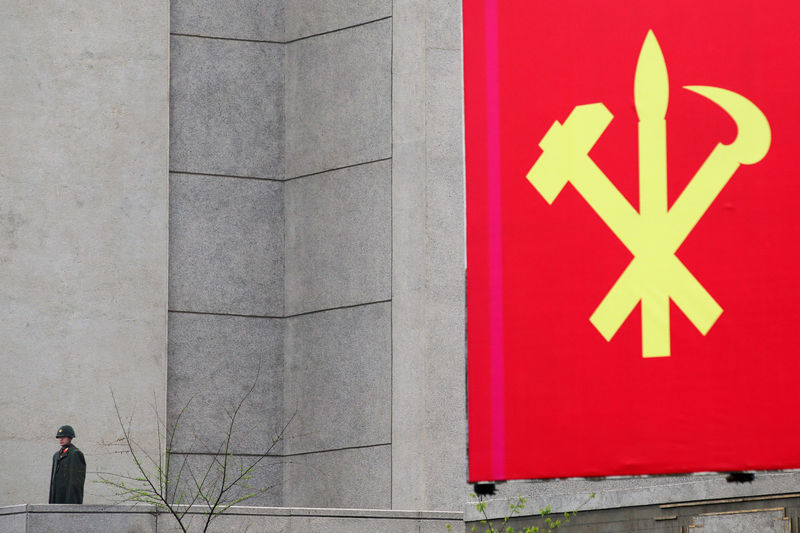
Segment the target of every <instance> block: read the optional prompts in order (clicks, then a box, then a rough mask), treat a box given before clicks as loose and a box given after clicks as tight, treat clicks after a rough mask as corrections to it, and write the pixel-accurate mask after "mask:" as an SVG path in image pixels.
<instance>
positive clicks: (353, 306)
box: [168, 299, 392, 319]
mask: <svg viewBox="0 0 800 533" xmlns="http://www.w3.org/2000/svg"><path fill="white" fill-rule="evenodd" d="M391 301H392V300H391V299H387V300H375V301H372V302H361V303H357V304H349V305H339V306H336V307H326V308H324V309H315V310H313V311H303V312H302V313H294V314H291V315H246V314H238V313H214V312H211V311H188V310H184V309H169V310H168V311H169V312H170V313H180V314H185V315H212V316H235V317H241V318H271V319H284V318H296V317H299V316H306V315H313V314H317V313H327V312H328V311H338V310H340V309H353V308H355V307H364V306H367V305H378V304H385V303H391Z"/></svg>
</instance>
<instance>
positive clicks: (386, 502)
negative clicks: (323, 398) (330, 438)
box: [283, 446, 391, 531]
mask: <svg viewBox="0 0 800 533" xmlns="http://www.w3.org/2000/svg"><path fill="white" fill-rule="evenodd" d="M390 487H391V446H373V447H368V448H356V449H346V450H335V451H330V452H322V453H312V454H307V455H295V456H292V457H289V458H288V460H287V463H286V466H285V469H284V493H283V498H284V505H287V506H291V507H312V506H316V507H344V508H350V509H383V508H388V507H390V506H391V490H390ZM311 524H313V521H308V522H307V523H306V525H304V526H303V527H300V528H298V529H296V530H297V531H312V530H315V531H320V529H316V528H313V527H312V528H310V529H309V528H308V527H306V526H308V525H311Z"/></svg>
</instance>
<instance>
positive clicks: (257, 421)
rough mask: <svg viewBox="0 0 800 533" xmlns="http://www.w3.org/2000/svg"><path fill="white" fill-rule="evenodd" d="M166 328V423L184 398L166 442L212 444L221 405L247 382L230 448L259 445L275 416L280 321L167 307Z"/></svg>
mask: <svg viewBox="0 0 800 533" xmlns="http://www.w3.org/2000/svg"><path fill="white" fill-rule="evenodd" d="M169 332H170V336H169V368H168V376H169V386H168V393H167V403H168V409H169V410H168V414H169V416H168V421H169V423H170V424H172V423H173V421H174V420H175V418H176V417H177V415H178V413H179V412H180V410H181V409H182V408H183V407H184V406H186V405H187V404H188V407H187V408H186V410H185V412H184V413H183V415H182V417H181V420H180V424H179V426H178V431H177V436H176V442H175V444H174V446H173V450H174V451H177V452H201V453H208V452H209V451H213V450H216V449H217V448H218V447H219V445H220V443H221V442H222V440H223V439H224V438H225V433H226V428H227V427H229V425H230V416H229V413H231V412H233V409H235V407H236V405H237V404H238V403H239V402H240V401H241V400H242V398H244V396H245V394H247V391H248V390H249V389H250V387H252V386H253V384H254V383H255V388H254V389H253V392H252V394H251V395H250V396H249V397H248V398H247V400H246V401H245V402H244V403H243V404H242V408H241V410H240V411H239V413H238V415H237V421H236V424H235V426H234V433H233V437H232V443H233V446H232V450H233V451H234V452H236V453H264V452H265V451H266V450H267V449H268V447H269V446H270V444H271V437H272V436H274V435H276V434H278V433H279V431H280V428H281V427H282V421H283V387H282V380H283V370H282V368H283V356H282V340H283V324H282V321H281V320H280V319H264V318H246V317H231V316H216V315H197V314H186V313H170V317H169ZM281 445H282V443H278V444H277V445H276V446H275V448H274V450H273V451H274V452H276V453H278V452H280V451H281Z"/></svg>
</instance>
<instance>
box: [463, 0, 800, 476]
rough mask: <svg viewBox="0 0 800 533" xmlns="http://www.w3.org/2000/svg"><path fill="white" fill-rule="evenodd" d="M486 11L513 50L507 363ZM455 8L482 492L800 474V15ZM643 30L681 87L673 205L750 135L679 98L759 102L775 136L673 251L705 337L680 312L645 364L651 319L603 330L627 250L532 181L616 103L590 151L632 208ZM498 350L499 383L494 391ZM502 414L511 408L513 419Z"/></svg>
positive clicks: (739, 5)
mask: <svg viewBox="0 0 800 533" xmlns="http://www.w3.org/2000/svg"><path fill="white" fill-rule="evenodd" d="M489 1H494V2H495V4H496V6H497V24H498V29H497V33H498V36H499V37H498V39H499V40H498V43H497V44H498V54H499V55H498V61H499V88H498V90H497V93H498V94H499V124H500V130H499V146H500V200H499V201H500V213H501V215H500V225H501V228H502V240H501V245H500V249H501V257H500V262H499V263H498V264H500V265H501V267H502V284H501V287H502V295H501V296H502V313H501V314H500V315H498V316H500V317H501V318H502V324H501V328H502V330H501V332H502V337H501V338H502V351H501V352H497V351H496V350H494V352H493V350H492V349H491V346H490V345H491V342H492V338H493V337H492V332H491V327H492V326H491V317H490V314H491V312H492V311H491V310H492V307H491V301H490V300H491V298H490V296H491V295H490V289H491V286H490V275H491V272H490V270H491V266H490V260H491V258H490V242H489V240H490V236H489V231H490V227H489V217H490V213H489V212H490V210H491V206H490V205H489V197H488V193H487V191H488V190H489V187H490V184H489V171H488V170H487V168H488V166H489V148H488V147H489V146H490V140H489V139H488V134H487V131H489V129H490V125H489V124H488V123H487V121H488V120H489V119H488V118H487V117H489V116H490V114H491V112H490V111H491V110H490V107H491V103H490V102H489V101H488V98H487V91H488V90H487V79H491V73H487V65H490V64H491V58H488V59H487V29H486V13H487V10H486V7H487V6H486V3H487V2H489ZM463 8H464V61H465V65H464V69H465V115H466V117H465V120H466V164H467V272H468V351H469V364H468V376H469V396H468V401H469V478H470V481H478V480H490V479H526V478H553V477H568V476H609V475H632V474H661V473H678V472H697V471H730V470H765V469H783V468H798V467H800V445H798V442H800V430H799V429H798V428H800V425H799V424H798V423H797V420H796V414H797V413H798V412H800V399H798V394H797V392H796V390H797V385H796V383H797V381H798V379H800V356H798V353H797V352H798V350H797V345H798V342H797V336H798V334H797V332H798V329H800V328H798V327H797V324H798V322H799V320H798V319H800V306H798V295H800V287H798V272H800V249H799V248H800V247H798V243H797V239H798V235H800V216H798V208H797V206H798V201H799V198H800V194H798V193H799V192H800V186H798V180H800V176H799V175H798V174H800V172H798V168H799V167H798V163H797V158H798V157H800V149H798V147H800V97H798V87H799V86H800V32H798V28H800V5H798V4H797V3H796V2H789V1H786V0H776V1H773V2H755V1H741V0H734V1H731V0H726V1H724V2H723V1H708V2H695V1H688V0H671V1H669V2H667V1H663V2H629V1H624V2H623V1H608V2H595V1H592V2H588V1H575V0H561V1H558V2H529V1H521V0H513V1H506V0H502V1H501V0H464V2H463ZM651 29H652V30H653V32H654V33H655V36H656V38H657V39H658V42H659V44H660V46H661V50H662V52H663V55H664V57H665V60H666V64H667V70H668V74H669V81H670V95H669V96H670V97H669V108H668V111H667V117H666V118H667V150H668V151H667V158H668V159H667V161H668V180H669V182H668V192H669V194H668V200H669V203H670V205H671V204H672V202H674V201H675V199H676V198H677V197H678V195H679V194H680V193H681V191H682V190H683V188H684V187H685V186H686V184H687V183H688V182H689V180H690V179H691V178H692V176H693V174H694V173H695V172H696V171H697V169H698V168H699V167H700V165H701V164H702V163H703V161H704V160H705V159H706V158H707V157H708V155H709V154H710V153H711V151H712V149H713V148H714V146H715V145H716V144H717V143H718V142H724V143H729V142H731V141H732V140H733V139H734V138H735V137H736V133H737V132H736V127H735V125H734V123H733V121H732V120H731V119H730V118H729V117H728V115H726V113H725V112H724V111H723V110H722V109H720V108H719V107H717V106H716V105H715V104H713V103H712V102H710V101H709V100H706V99H705V98H703V97H701V96H699V95H697V94H695V93H692V92H690V91H687V90H685V89H683V88H682V87H683V86H684V85H710V86H715V87H721V88H725V89H728V90H731V91H734V92H736V93H739V94H741V95H742V96H744V97H746V98H747V99H749V100H750V101H752V102H753V103H754V104H755V105H756V106H758V107H759V108H760V109H761V111H763V113H764V114H765V115H766V117H767V119H768V121H769V124H770V128H771V132H772V141H771V146H770V149H769V152H768V153H767V155H766V156H765V157H764V159H763V160H762V161H760V162H759V163H756V164H754V165H743V166H741V167H740V168H739V169H738V171H737V172H736V173H735V174H734V175H733V177H732V178H731V179H730V181H729V182H728V184H727V185H726V186H725V188H724V189H723V190H722V192H721V194H720V195H719V196H718V197H717V198H716V199H715V201H714V202H713V204H712V205H711V207H710V208H709V209H708V211H707V212H706V213H705V214H704V216H703V217H702V218H701V219H700V221H699V223H698V224H697V225H696V227H695V228H694V229H693V230H692V232H691V233H690V234H689V236H688V238H687V239H686V240H685V242H684V243H683V245H682V246H681V247H680V248H679V249H678V252H677V254H676V255H677V257H678V258H679V259H680V260H681V261H682V262H683V264H684V265H686V267H687V268H688V269H689V271H690V272H691V273H692V274H693V275H694V277H695V278H697V280H698V281H699V282H700V283H701V284H702V286H703V287H704V288H705V289H706V290H707V291H708V293H709V294H710V295H711V296H712V297H713V298H714V299H715V300H716V301H717V302H718V303H719V305H720V306H721V307H722V309H723V312H722V315H721V316H720V317H719V319H718V320H717V321H716V323H715V324H714V325H713V327H711V329H710V331H709V332H708V334H707V335H706V336H703V335H702V334H701V333H699V332H698V331H697V329H696V328H695V327H694V326H693V325H692V323H691V322H689V320H688V319H687V318H686V317H685V316H684V314H683V313H682V312H681V311H680V310H678V309H677V307H675V305H674V303H671V304H670V305H671V312H670V321H671V330H670V331H671V355H670V356H669V357H661V358H652V359H649V358H643V357H642V349H641V316H640V312H639V307H637V309H636V310H635V311H634V312H633V313H632V314H631V315H630V316H629V317H628V319H627V320H626V322H625V323H624V324H623V326H622V327H621V328H620V330H619V331H618V332H617V333H616V335H615V336H614V337H613V338H612V339H611V340H610V341H606V340H605V339H604V338H603V337H602V336H601V335H600V333H599V332H598V331H597V330H596V329H595V328H594V326H593V325H592V324H591V323H590V322H589V317H590V316H591V314H592V312H593V311H594V310H595V308H596V307H597V306H598V305H599V303H600V302H601V301H602V300H603V298H604V297H605V295H606V294H607V293H608V291H609V290H610V289H611V287H612V285H613V284H614V282H615V281H616V280H617V279H618V278H619V276H620V275H621V274H622V272H623V270H624V269H625V267H626V266H627V265H628V263H629V262H630V261H631V259H632V256H631V253H630V252H629V251H628V250H627V249H626V248H625V246H624V245H623V244H622V243H621V242H620V240H619V239H618V238H617V237H616V236H615V235H614V234H613V233H612V232H611V230H609V228H608V227H607V226H606V224H605V223H604V222H603V221H602V220H601V219H600V218H599V217H598V216H597V214H596V213H595V212H594V211H593V210H592V209H591V208H590V207H589V205H588V204H587V203H586V201H584V199H583V198H582V197H581V196H580V195H578V193H577V192H576V191H575V189H574V188H573V187H572V186H571V185H567V187H566V188H565V189H564V190H563V191H562V192H561V194H560V195H559V196H558V198H557V199H556V200H555V202H554V203H553V205H548V204H547V203H546V202H545V200H544V199H543V198H542V196H541V195H540V194H539V192H538V191H537V190H536V189H535V188H534V187H533V186H532V185H531V184H530V183H529V182H528V180H527V179H526V174H527V173H528V171H529V170H530V168H531V166H532V165H533V164H534V163H535V162H536V160H537V158H538V157H539V155H540V154H541V153H542V150H541V149H540V148H539V146H538V144H539V142H540V141H541V139H542V137H543V136H544V134H545V133H546V132H547V131H548V128H550V126H551V125H552V124H553V122H554V121H556V120H558V121H560V122H561V123H563V122H564V120H565V119H566V117H567V116H568V115H569V113H570V112H571V111H572V109H573V108H574V107H575V106H577V105H582V104H590V103H595V102H602V103H604V104H605V105H606V107H607V108H608V109H609V110H610V111H611V113H612V114H613V115H614V119H613V120H612V122H611V124H610V125H609V126H608V128H607V129H606V130H605V132H604V134H603V135H602V136H601V137H600V139H599V140H598V142H597V143H596V144H595V146H594V148H593V150H592V151H591V153H590V155H591V157H592V159H593V160H594V161H595V163H596V164H597V165H598V166H599V167H600V169H601V170H602V171H603V172H604V173H605V175H606V176H608V178H609V179H610V180H611V181H612V182H613V184H614V185H615V186H616V187H617V189H619V191H620V192H621V193H622V194H623V195H624V196H625V197H626V198H627V200H628V202H629V203H630V204H631V205H632V206H633V207H634V208H638V180H639V175H638V159H637V146H638V143H637V122H638V118H637V115H636V111H635V109H634V105H633V104H634V102H633V81H634V73H635V69H636V63H637V59H638V57H639V52H640V49H641V47H642V43H643V42H644V39H645V36H646V34H647V32H648V30H651ZM494 338H495V339H497V338H498V337H496V336H495V337H494ZM493 353H494V354H495V356H497V357H502V361H501V368H503V369H504V371H503V374H502V381H501V383H500V385H501V390H500V391H499V392H497V387H498V383H497V381H496V378H497V374H496V373H495V374H492V372H491V371H490V370H491V367H492V360H491V358H492V356H493ZM498 353H499V355H497V354H498ZM495 363H497V361H495ZM492 375H494V376H495V382H494V383H492ZM492 387H495V388H494V389H493V388H492ZM493 390H494V391H495V394H494V396H493V392H492V391H493ZM498 402H500V403H498ZM493 405H495V406H497V405H502V406H503V419H502V420H499V421H498V420H497V413H496V412H495V413H494V414H493V411H492V406H493ZM496 446H501V447H502V450H498V449H496V448H495V447H496ZM498 461H501V462H502V464H500V465H498Z"/></svg>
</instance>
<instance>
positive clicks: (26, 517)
mask: <svg viewBox="0 0 800 533" xmlns="http://www.w3.org/2000/svg"><path fill="white" fill-rule="evenodd" d="M203 510H204V509H203V508H202V507H195V508H193V509H190V510H189V512H188V516H187V517H186V519H185V521H186V522H188V523H194V522H196V521H198V520H202V518H201V517H202V516H204V513H203ZM463 519H464V515H463V513H459V512H442V511H394V510H382V509H323V508H304V507H294V508H292V507H249V506H236V507H232V508H231V509H230V510H229V511H228V512H226V513H225V514H224V515H222V516H221V517H219V518H216V519H215V521H214V522H213V523H212V528H211V529H212V530H213V531H239V530H244V529H246V528H248V527H250V528H254V529H255V530H259V531H273V530H276V531H277V530H281V531H284V532H285V533H292V532H294V531H297V532H301V531H302V532H305V531H318V532H325V533H339V532H342V533H344V532H352V531H358V532H360V531H365V532H367V531H380V530H391V531H396V532H398V533H406V532H408V533H416V532H419V531H425V532H428V531H430V532H434V531H440V530H441V531H444V527H445V524H446V523H453V524H454V525H457V524H460V523H461V522H462V521H463ZM56 524H57V530H58V531H59V532H60V533H63V532H73V531H74V532H78V531H128V532H141V533H157V532H167V531H173V530H176V528H177V524H176V523H175V522H174V519H173V518H172V517H171V516H170V515H169V514H168V513H165V512H163V511H161V512H156V508H155V507H154V506H150V505H48V504H27V505H11V506H6V507H0V533H27V532H29V531H31V532H32V531H48V530H50V529H49V528H51V527H56ZM376 528H377V529H376ZM53 530H54V531H55V529H53Z"/></svg>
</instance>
